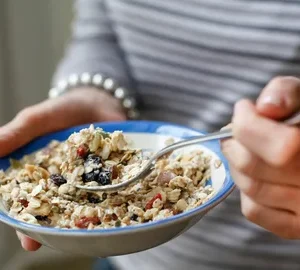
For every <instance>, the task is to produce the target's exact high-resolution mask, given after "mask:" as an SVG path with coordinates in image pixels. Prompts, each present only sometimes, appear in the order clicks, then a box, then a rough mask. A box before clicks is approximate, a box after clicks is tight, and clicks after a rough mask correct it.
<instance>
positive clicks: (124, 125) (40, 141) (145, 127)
mask: <svg viewBox="0 0 300 270" xmlns="http://www.w3.org/2000/svg"><path fill="white" fill-rule="evenodd" d="M93 124H94V126H95V127H101V128H103V129H104V130H105V131H107V132H112V131H114V130H122V131H123V132H127V133H152V134H160V135H166V136H173V137H180V138H186V137H190V136H195V135H199V134H205V132H201V131H199V130H196V129H192V128H189V127H185V126H181V125H177V124H172V123H167V122H159V121H124V122H101V123H93ZM89 125H90V124H85V125H80V126H76V127H72V128H68V129H65V130H62V131H57V132H53V133H50V134H46V135H45V136H43V137H40V138H37V139H35V140H34V141H32V142H31V143H29V144H27V145H26V146H24V147H22V148H20V149H18V150H17V151H15V152H14V153H12V154H11V155H9V156H7V157H4V158H1V159H0V165H1V164H5V163H8V158H16V159H18V158H21V157H22V156H24V155H25V154H26V153H31V152H33V151H36V150H38V149H40V148H41V147H43V146H45V145H46V144H47V143H48V142H50V141H51V140H53V139H57V140H64V139H66V138H67V137H68V136H69V135H70V134H72V133H74V132H77V131H79V130H81V129H83V128H87V127H89ZM172 129H173V130H174V129H176V132H177V134H174V131H173V132H172ZM179 133H181V134H179ZM203 145H204V146H205V147H207V148H209V150H211V151H212V152H214V153H215V154H216V155H217V156H219V158H220V159H221V161H222V163H223V165H224V169H225V180H224V183H223V186H222V188H221V189H220V190H219V192H218V193H217V194H216V195H215V196H213V197H212V198H211V199H210V200H208V201H207V202H206V203H204V204H202V205H200V206H198V207H196V208H194V209H191V210H189V211H187V212H183V213H181V214H178V215H176V216H171V217H168V218H165V219H162V220H158V221H152V222H148V223H143V224H137V225H132V226H126V227H117V228H109V229H94V230H87V229H60V228H53V227H42V226H37V225H31V224H28V223H25V222H22V221H19V220H16V219H14V218H12V217H10V216H8V215H7V214H5V213H4V212H2V211H0V221H2V222H4V223H6V224H8V225H10V226H13V227H15V228H18V229H20V230H23V231H24V232H26V231H31V232H34V233H42V234H54V235H69V236H71V235H77V236H83V235H87V234H89V235H95V234H97V235H104V234H115V233H117V234H118V233H126V232H132V231H139V230H144V229H151V228H154V227H157V226H163V225H167V224H168V223H170V222H174V221H179V220H182V219H187V218H189V217H191V216H194V215H197V214H201V213H203V212H204V213H205V212H206V211H208V210H210V209H211V208H213V207H214V206H216V205H217V204H218V203H219V202H221V201H222V200H223V199H225V198H226V197H227V196H228V195H229V194H230V193H231V192H232V191H233V189H234V187H235V185H234V182H233V181H232V179H231V176H230V171H229V167H228V162H227V160H226V159H225V158H224V156H223V154H222V152H221V149H220V144H219V142H218V141H210V142H206V143H203Z"/></svg>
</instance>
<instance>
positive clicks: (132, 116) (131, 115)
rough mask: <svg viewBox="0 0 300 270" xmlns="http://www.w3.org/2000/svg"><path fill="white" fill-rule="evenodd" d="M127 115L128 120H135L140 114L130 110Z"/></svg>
mask: <svg viewBox="0 0 300 270" xmlns="http://www.w3.org/2000/svg"><path fill="white" fill-rule="evenodd" d="M127 115H128V118H129V119H137V118H139V116H140V114H139V112H138V111H137V110H130V111H128V113H127Z"/></svg>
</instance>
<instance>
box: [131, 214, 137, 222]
mask: <svg viewBox="0 0 300 270" xmlns="http://www.w3.org/2000/svg"><path fill="white" fill-rule="evenodd" d="M130 219H131V220H133V221H137V219H138V215H136V214H133V215H132V216H131V217H130Z"/></svg>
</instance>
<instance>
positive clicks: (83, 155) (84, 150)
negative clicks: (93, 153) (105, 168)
mask: <svg viewBox="0 0 300 270" xmlns="http://www.w3.org/2000/svg"><path fill="white" fill-rule="evenodd" d="M88 153H89V149H88V147H87V146H86V145H84V144H83V145H80V146H79V147H78V148H77V155H78V156H79V157H81V158H86V156H87V155H88Z"/></svg>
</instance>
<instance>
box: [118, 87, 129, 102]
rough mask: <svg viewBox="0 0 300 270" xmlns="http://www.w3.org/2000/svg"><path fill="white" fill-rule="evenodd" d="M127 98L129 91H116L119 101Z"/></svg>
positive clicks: (120, 89) (121, 89)
mask: <svg viewBox="0 0 300 270" xmlns="http://www.w3.org/2000/svg"><path fill="white" fill-rule="evenodd" d="M125 96H127V90H126V89H125V88H122V87H119V88H117V89H116V91H115V97H116V98H118V99H123V98H124V97H125Z"/></svg>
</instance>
